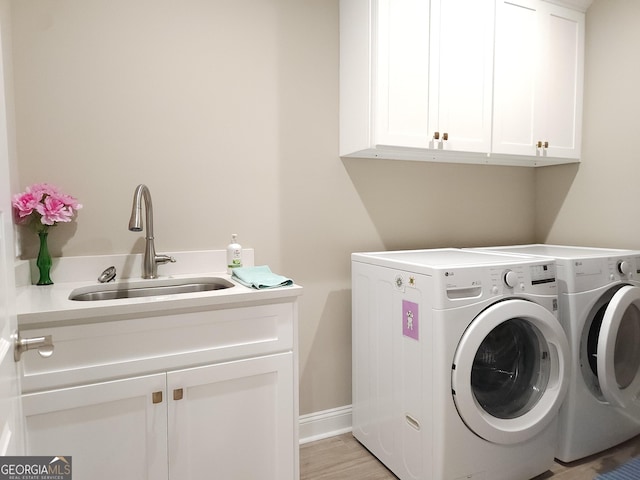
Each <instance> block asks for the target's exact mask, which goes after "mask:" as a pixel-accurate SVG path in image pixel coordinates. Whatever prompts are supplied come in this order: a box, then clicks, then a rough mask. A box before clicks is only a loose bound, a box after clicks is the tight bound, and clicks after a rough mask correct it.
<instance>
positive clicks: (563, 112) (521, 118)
mask: <svg viewBox="0 0 640 480" xmlns="http://www.w3.org/2000/svg"><path fill="white" fill-rule="evenodd" d="M583 57H584V14H582V13H580V12H577V11H574V10H570V9H567V8H564V7H560V6H557V5H554V4H551V3H547V2H539V1H535V0H511V1H503V0H500V1H498V4H497V15H496V53H495V78H494V123H493V148H492V150H493V152H494V153H498V154H513V155H528V156H535V157H538V158H541V159H544V158H546V157H553V158H566V159H576V160H577V159H579V158H580V145H581V140H582V137H581V130H582V127H581V121H582V91H583Z"/></svg>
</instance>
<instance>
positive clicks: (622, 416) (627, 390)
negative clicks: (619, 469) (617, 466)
mask: <svg viewBox="0 0 640 480" xmlns="http://www.w3.org/2000/svg"><path fill="white" fill-rule="evenodd" d="M483 250H484V251H487V250H488V251H491V252H498V251H500V252H506V253H512V254H514V253H515V254H518V255H536V256H539V257H540V258H548V259H553V260H555V262H556V265H557V275H558V286H559V302H560V309H559V317H558V318H559V319H560V323H561V324H562V326H563V328H564V329H565V331H566V333H567V337H568V340H569V346H570V349H571V356H572V357H571V358H572V361H571V379H570V383H569V391H568V393H567V398H566V400H565V402H564V405H563V406H562V408H561V410H560V416H559V441H558V450H557V452H556V458H557V459H558V460H560V461H563V462H571V461H574V460H578V459H580V458H584V457H587V456H589V455H592V454H594V453H598V452H601V451H603V450H606V449H608V448H611V447H613V446H615V445H618V444H620V443H622V442H624V441H625V440H628V439H630V438H632V437H635V436H636V435H640V375H639V373H640V251H636V250H617V249H602V248H586V247H574V246H565V245H544V244H536V245H515V246H508V247H492V248H490V249H483Z"/></svg>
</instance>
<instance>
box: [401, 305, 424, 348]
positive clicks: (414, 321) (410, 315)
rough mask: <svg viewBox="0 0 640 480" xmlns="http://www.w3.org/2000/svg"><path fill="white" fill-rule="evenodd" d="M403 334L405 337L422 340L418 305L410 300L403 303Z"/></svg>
mask: <svg viewBox="0 0 640 480" xmlns="http://www.w3.org/2000/svg"><path fill="white" fill-rule="evenodd" d="M402 334H403V335H404V336H405V337H409V338H413V339H414V340H420V317H419V315H418V304H417V303H414V302H410V301H408V300H403V301H402Z"/></svg>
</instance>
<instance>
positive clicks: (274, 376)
mask: <svg viewBox="0 0 640 480" xmlns="http://www.w3.org/2000/svg"><path fill="white" fill-rule="evenodd" d="M293 372H294V370H293V354H292V353H291V352H289V353H282V354H277V355H269V356H264V357H258V358H251V359H247V360H238V361H233V362H228V363H221V364H216V365H210V366H204V367H197V368H190V369H185V370H179V371H173V372H169V373H168V374H167V395H168V396H169V403H168V408H169V416H168V418H169V420H168V431H169V440H168V443H169V448H168V450H169V478H170V479H171V480H201V479H203V478H219V479H224V480H247V479H260V480H294V478H295V477H296V476H297V474H298V473H297V472H298V469H297V463H296V462H297V461H298V454H297V451H298V446H297V445H296V441H297V433H296V432H297V431H296V430H295V429H296V428H297V418H296V414H295V410H294V405H295V399H294V391H293V387H294V379H293V374H294V373H293Z"/></svg>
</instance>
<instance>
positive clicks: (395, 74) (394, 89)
mask: <svg viewBox="0 0 640 480" xmlns="http://www.w3.org/2000/svg"><path fill="white" fill-rule="evenodd" d="M372 6H373V10H372V17H373V32H374V36H373V39H374V40H373V41H372V47H373V48H374V55H373V60H374V64H373V72H372V73H373V76H372V85H373V92H372V93H373V99H372V103H373V106H374V111H373V113H374V115H373V125H374V138H372V144H373V145H392V146H402V147H417V148H428V146H429V142H428V135H429V130H430V128H429V2H428V1H424V0H378V1H374V2H372ZM373 145H372V146H373Z"/></svg>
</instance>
